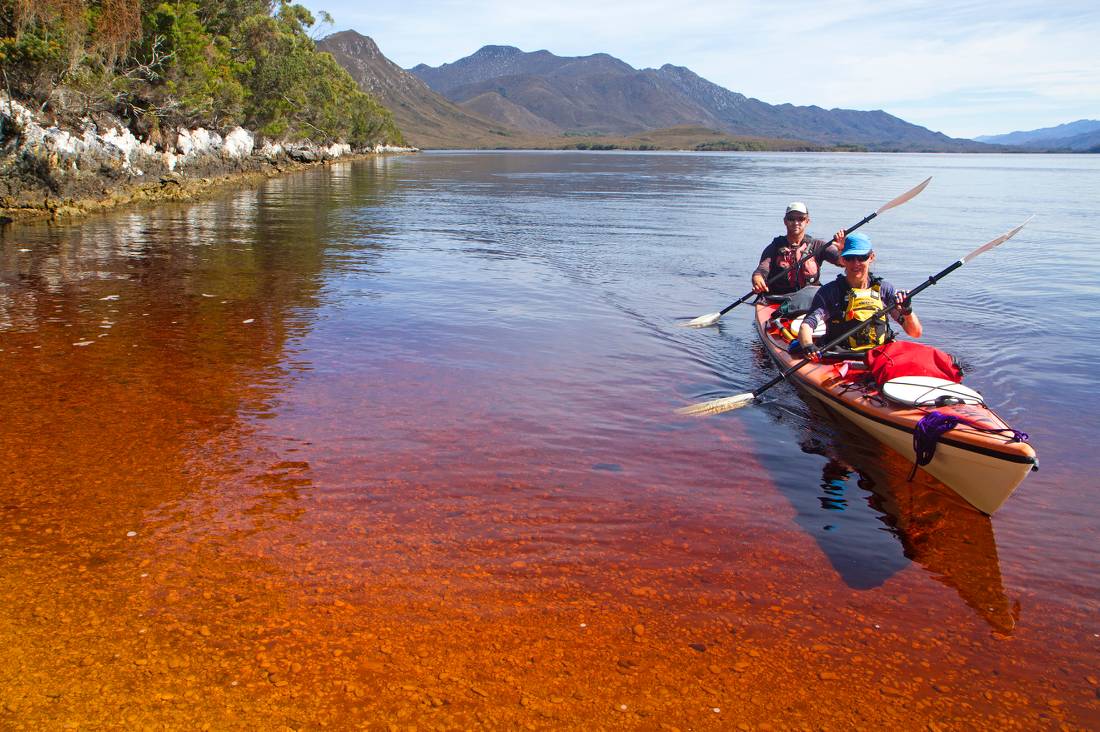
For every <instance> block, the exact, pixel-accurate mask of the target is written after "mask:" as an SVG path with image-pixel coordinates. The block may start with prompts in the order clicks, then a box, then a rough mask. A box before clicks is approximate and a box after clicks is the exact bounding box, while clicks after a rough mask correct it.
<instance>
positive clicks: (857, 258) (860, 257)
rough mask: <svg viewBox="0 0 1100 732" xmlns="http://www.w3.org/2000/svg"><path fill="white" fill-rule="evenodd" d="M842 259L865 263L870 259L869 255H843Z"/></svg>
mask: <svg viewBox="0 0 1100 732" xmlns="http://www.w3.org/2000/svg"><path fill="white" fill-rule="evenodd" d="M842 258H843V259H849V260H851V261H853V262H866V261H867V260H868V259H870V258H871V255H870V254H845V255H844V256H843V257H842Z"/></svg>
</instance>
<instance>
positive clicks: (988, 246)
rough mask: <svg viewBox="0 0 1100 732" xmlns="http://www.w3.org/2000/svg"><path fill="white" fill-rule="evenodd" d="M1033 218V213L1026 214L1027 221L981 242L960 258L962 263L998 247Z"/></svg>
mask: <svg viewBox="0 0 1100 732" xmlns="http://www.w3.org/2000/svg"><path fill="white" fill-rule="evenodd" d="M1033 218H1035V216H1034V215H1032V216H1028V217H1027V221H1025V222H1024V223H1022V224H1020V225H1019V226H1017V227H1016V228H1015V229H1013V230H1012V231H1006V232H1005V233H1003V234H1001V235H1000V236H998V237H997V238H996V239H994V240H993V241H989V242H986V243H985V244H982V245H981V246H980V247H978V248H977V249H975V250H974V251H972V252H970V254H967V255H966V256H965V257H963V258H962V261H963V264H966V263H967V262H969V261H970V260H971V259H973V258H974V257H976V256H978V255H979V254H985V253H986V252H988V251H989V250H990V249H992V248H994V247H999V246H1000V245H1002V244H1004V243H1005V242H1006V241H1008V240H1009V239H1011V238H1012V237H1014V236H1016V234H1017V233H1018V232H1019V231H1020V229H1022V228H1024V227H1025V226H1027V225H1028V224H1030V223H1031V220H1032V219H1033Z"/></svg>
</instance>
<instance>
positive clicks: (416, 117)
mask: <svg viewBox="0 0 1100 732" xmlns="http://www.w3.org/2000/svg"><path fill="white" fill-rule="evenodd" d="M317 48H318V50H321V51H325V52H327V53H331V54H332V56H333V58H335V59H336V62H337V63H339V64H340V65H341V66H343V67H344V68H345V69H347V71H348V73H350V74H351V77H352V78H353V79H355V81H356V83H358V84H359V86H360V87H361V88H362V89H364V90H367V91H369V92H370V93H371V94H373V95H374V96H376V97H377V98H378V99H380V100H381V101H382V103H383V104H384V105H385V106H386V107H388V108H389V109H390V110H391V111H392V112H393V117H394V119H395V120H396V122H397V125H398V127H399V128H400V129H401V131H402V133H403V134H404V135H405V137H406V139H408V140H409V142H410V143H412V144H414V145H416V146H418V147H459V146H478V145H480V146H489V147H493V146H499V145H502V144H504V142H503V140H504V139H506V138H507V137H508V136H509V135H515V134H519V132H518V130H516V129H515V128H514V127H511V126H506V125H501V124H500V123H498V122H496V121H493V120H490V119H485V118H484V117H481V116H478V115H477V114H476V113H474V114H471V113H470V112H467V111H465V110H463V109H460V108H459V107H457V106H456V105H455V104H453V103H452V102H450V101H449V100H447V99H446V98H445V97H443V96H442V95H440V94H438V93H436V92H434V91H432V90H431V89H430V88H428V85H427V84H425V83H424V82H423V81H421V80H420V79H419V78H417V77H416V76H414V75H412V74H410V73H409V72H407V71H405V70H404V69H402V68H401V67H400V66H398V65H397V64H395V63H393V62H392V61H390V60H389V59H388V58H386V57H385V56H384V55H383V54H382V52H381V50H379V48H378V45H377V44H376V43H375V42H374V41H373V40H372V39H371V38H369V37H368V36H364V35H362V34H360V33H357V32H355V31H350V30H349V31H342V32H340V33H334V34H332V35H330V36H328V37H327V38H324V39H322V40H321V41H319V42H318V43H317Z"/></svg>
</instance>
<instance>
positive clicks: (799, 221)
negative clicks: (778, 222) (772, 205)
mask: <svg viewBox="0 0 1100 732" xmlns="http://www.w3.org/2000/svg"><path fill="white" fill-rule="evenodd" d="M807 218H808V217H806V216H786V217H784V219H783V220H784V221H789V222H791V223H792V224H804V223H806V219H807Z"/></svg>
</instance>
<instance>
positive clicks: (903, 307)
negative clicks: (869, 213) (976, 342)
mask: <svg viewBox="0 0 1100 732" xmlns="http://www.w3.org/2000/svg"><path fill="white" fill-rule="evenodd" d="M838 236H839V237H841V238H842V240H843V241H844V249H843V250H842V251H841V252H840V260H841V266H843V267H844V274H842V275H838V276H837V278H836V279H835V280H833V281H832V282H829V283H828V284H826V285H824V286H822V288H821V289H820V290H818V291H817V294H816V295H814V299H813V303H812V304H811V305H810V312H809V314H808V315H807V316H806V317H805V319H804V320H803V321H802V326H801V327H800V328H799V329H798V342H799V344H800V345H801V347H802V352H803V354H805V355H806V357H807V358H810V359H813V360H815V361H817V360H820V359H821V351H820V349H818V347H817V346H816V345H815V344H814V328H816V327H817V324H818V323H822V322H824V323H825V324H826V325H825V327H826V331H825V336H824V338H823V340H824V341H825V342H829V341H831V340H833V339H834V338H836V337H838V336H840V335H841V334H842V333H844V332H845V331H846V330H848V329H849V328H851V327H852V324H853V323H855V322H856V321H859V320H867V319H868V318H870V317H871V316H872V315H873V314H874V313H876V312H878V311H879V310H881V309H882V308H883V307H884V306H886V305H888V304H890V303H891V302H893V303H896V305H895V307H893V308H892V309H891V310H890V311H889V316H890V317H891V318H893V319H894V320H895V321H896V322H897V323H898V324H899V325H901V327H902V328H903V329H904V330H905V332H906V333H907V334H908V335H910V336H912V337H913V338H920V336H921V333H922V328H921V324H920V319H919V318H918V317H917V314H916V313H914V312H913V308H912V307H911V305H910V304H909V303H908V302H907V300H908V297H909V293H907V292H906V291H905V290H896V289H895V288H894V286H893V285H891V284H890V283H889V282H887V281H886V280H884V279H882V278H881V277H876V276H875V275H874V274H873V273H872V272H871V265H872V264H873V263H874V261H875V252H874V249H873V248H872V247H871V240H870V239H869V238H868V237H867V235H866V234H864V233H862V232H859V231H857V232H855V233H852V234H848V235H847V236H845V235H844V232H843V231H841V232H839V233H838ZM893 337H894V334H893V332H892V331H891V330H890V326H889V324H888V323H887V322H886V321H885V320H879V321H877V322H876V323H874V324H872V325H869V326H867V327H866V328H864V329H862V330H860V331H858V332H857V333H855V334H854V335H852V336H850V337H849V338H848V340H847V342H846V343H842V344H841V347H842V348H845V349H847V350H850V351H867V350H870V349H872V348H874V347H875V346H878V345H881V344H883V343H886V342H887V341H889V340H893Z"/></svg>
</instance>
